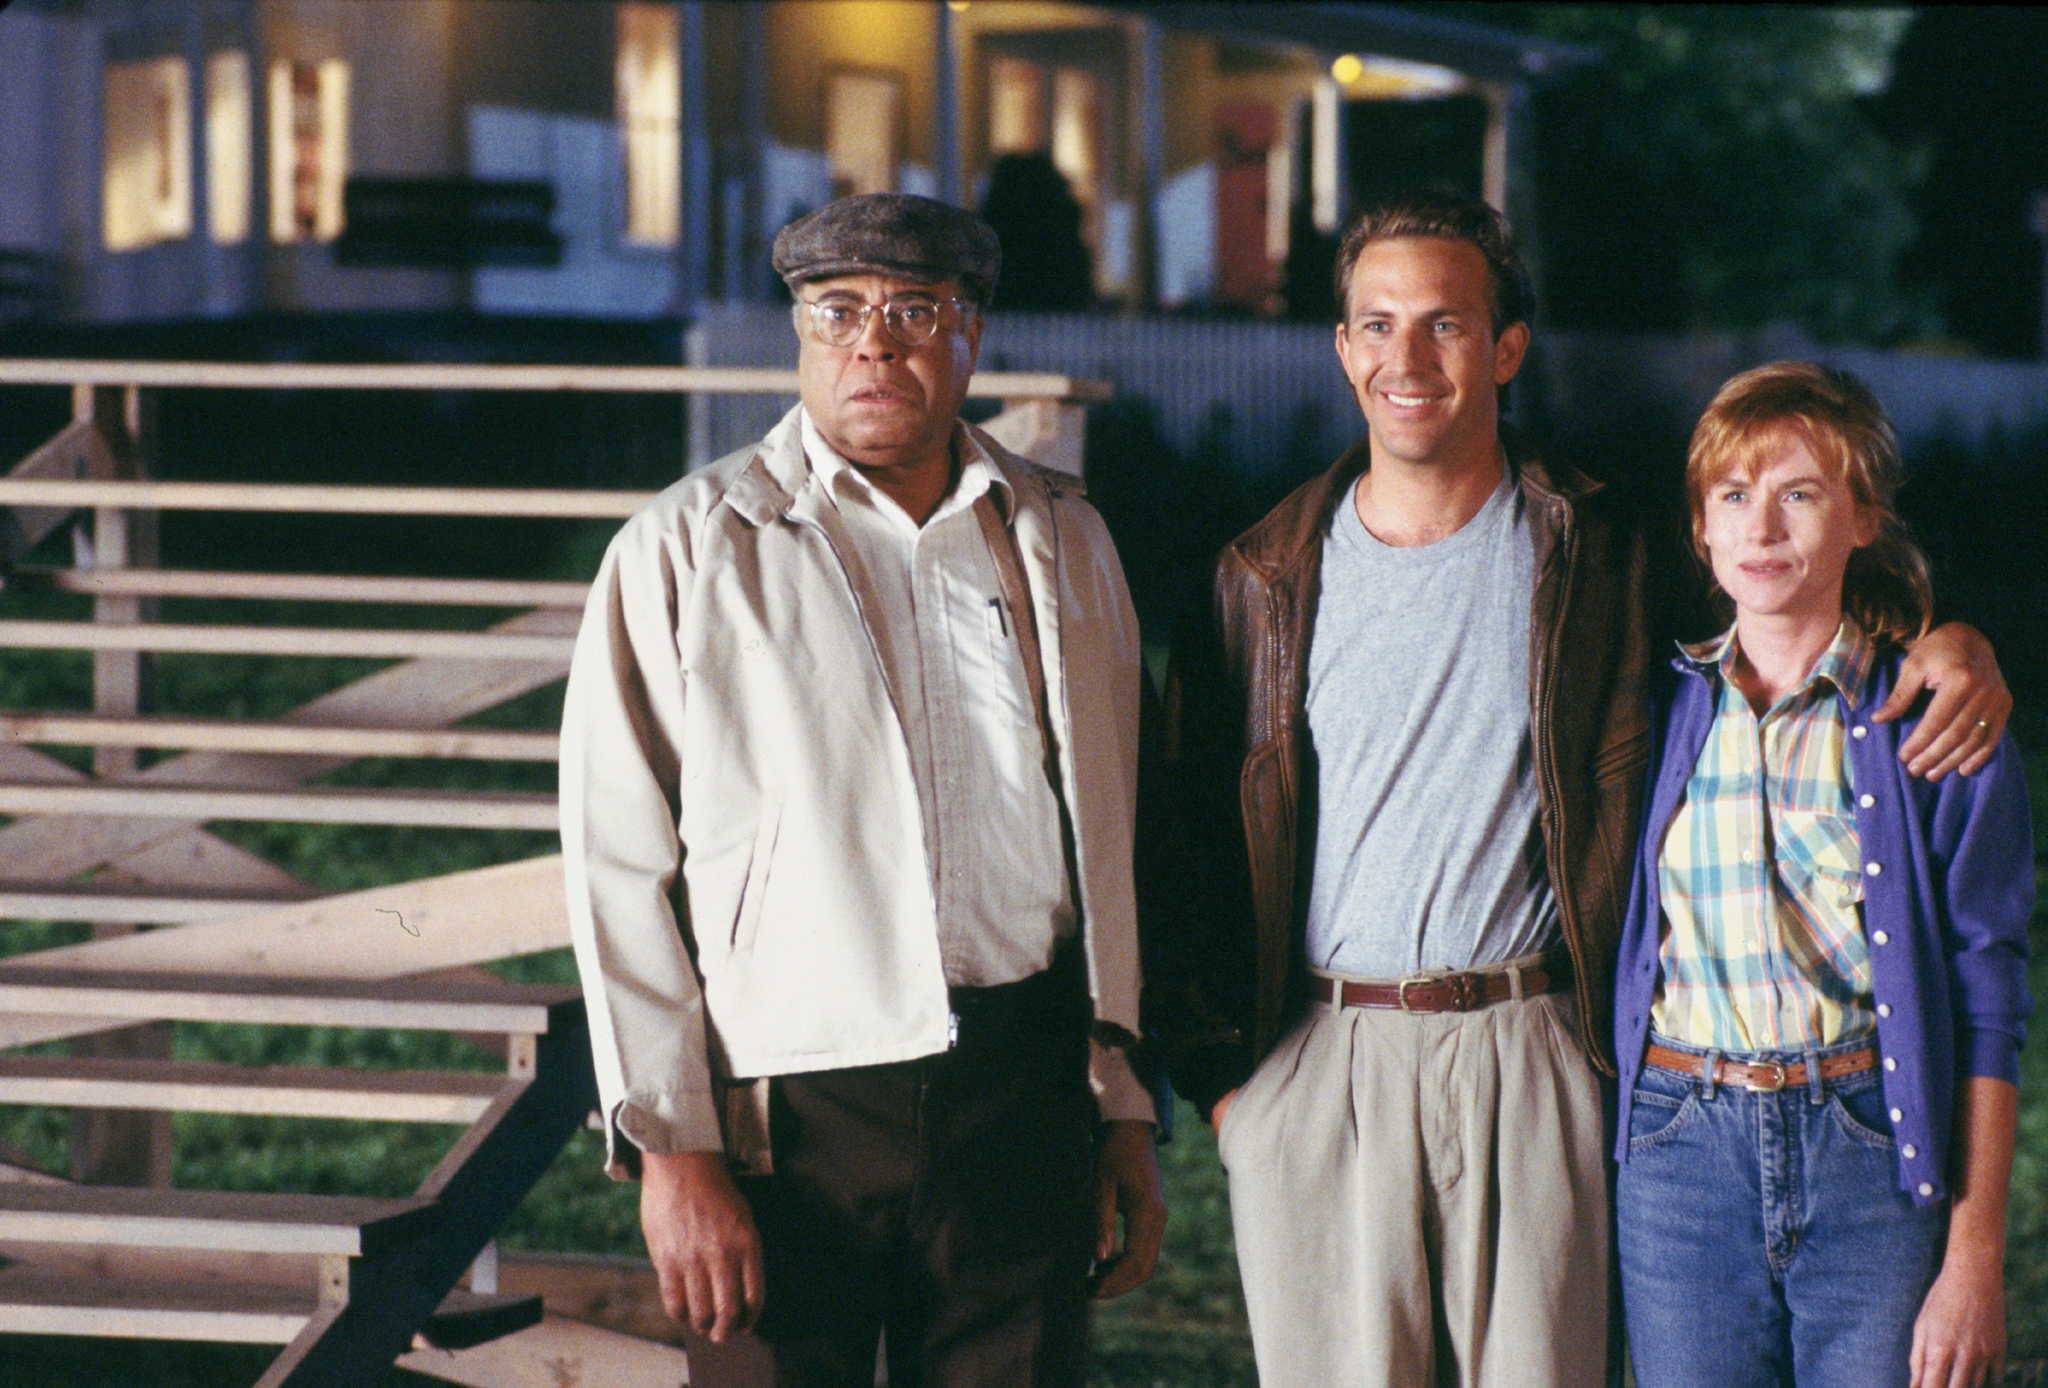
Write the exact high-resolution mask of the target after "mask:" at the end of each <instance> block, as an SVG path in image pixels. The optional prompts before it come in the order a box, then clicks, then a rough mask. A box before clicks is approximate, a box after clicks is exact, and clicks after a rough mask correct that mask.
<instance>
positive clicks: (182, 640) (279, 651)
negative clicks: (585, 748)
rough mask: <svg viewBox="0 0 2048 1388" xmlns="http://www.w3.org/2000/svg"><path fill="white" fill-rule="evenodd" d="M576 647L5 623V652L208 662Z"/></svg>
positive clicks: (195, 627) (498, 656) (558, 651)
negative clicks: (143, 654) (175, 655)
mask: <svg viewBox="0 0 2048 1388" xmlns="http://www.w3.org/2000/svg"><path fill="white" fill-rule="evenodd" d="M124 601H126V600H125V599H124ZM575 645H576V642H575V638H573V637H568V636H519V635H508V634H504V633H499V632H488V631H413V630H406V629H398V630H389V629H386V630H376V629H371V628H364V627H254V626H232V625H228V624H225V623H222V624H212V623H194V622H134V621H93V622H43V621H22V620H14V621H8V620H0V647H12V648H14V649H17V650H42V651H51V650H80V651H196V652H199V653H201V654H205V655H289V656H340V657H352V658H355V659H359V660H364V659H367V660H417V659H420V658H422V657H442V658H447V659H455V660H565V661H566V660H567V659H568V658H569V656H570V654H571V652H572V651H573V650H574V649H575Z"/></svg>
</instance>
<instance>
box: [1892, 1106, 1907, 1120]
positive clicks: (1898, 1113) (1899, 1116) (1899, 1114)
mask: <svg viewBox="0 0 2048 1388" xmlns="http://www.w3.org/2000/svg"><path fill="white" fill-rule="evenodd" d="M1891 1120H1892V1122H1894V1123H1903V1122H1905V1121H1906V1114H1905V1111H1904V1110H1903V1109H1893V1110H1892V1111H1891Z"/></svg>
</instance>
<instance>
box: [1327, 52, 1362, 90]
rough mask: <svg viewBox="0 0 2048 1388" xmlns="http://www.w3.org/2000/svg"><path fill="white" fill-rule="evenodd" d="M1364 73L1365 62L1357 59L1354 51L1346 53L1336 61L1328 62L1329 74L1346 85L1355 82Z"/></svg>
mask: <svg viewBox="0 0 2048 1388" xmlns="http://www.w3.org/2000/svg"><path fill="white" fill-rule="evenodd" d="M1364 75H1365V64H1364V63H1362V62H1360V61H1359V58H1358V55H1357V54H1356V53H1346V54H1345V55H1344V56H1343V57H1341V58H1339V59H1338V60H1337V61H1336V62H1334V63H1331V64H1330V76H1332V77H1334V78H1336V79H1337V80H1338V81H1339V82H1342V83H1344V84H1346V85H1347V86H1348V85H1349V84H1351V83H1353V82H1356V81H1357V80H1358V79H1359V78H1360V77H1362V76H1364Z"/></svg>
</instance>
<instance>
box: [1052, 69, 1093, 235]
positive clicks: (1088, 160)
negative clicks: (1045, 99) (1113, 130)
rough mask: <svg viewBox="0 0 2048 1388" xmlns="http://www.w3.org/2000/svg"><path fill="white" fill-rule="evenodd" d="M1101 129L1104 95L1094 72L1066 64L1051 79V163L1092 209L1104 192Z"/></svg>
mask: <svg viewBox="0 0 2048 1388" xmlns="http://www.w3.org/2000/svg"><path fill="white" fill-rule="evenodd" d="M1101 129H1102V97H1101V93H1100V91H1099V89H1098V88H1097V86H1096V83H1095V74H1094V73H1092V72H1090V71H1088V70H1087V69H1086V68H1078V67H1063V68H1059V69H1057V70H1056V71H1055V72H1054V73H1053V79H1052V162H1053V165H1054V167H1056V168H1057V169H1059V171H1060V172H1061V173H1063V174H1065V175H1066V176H1067V183H1068V184H1069V185H1070V186H1071V187H1072V188H1073V190H1074V197H1075V198H1076V199H1077V200H1079V202H1080V204H1081V206H1082V207H1084V208H1088V209H1093V208H1094V206H1095V203H1096V200H1097V199H1098V197H1099V196H1100V195H1101V191H1102V168H1101V159H1100V156H1099V155H1098V153H1097V149H1096V141H1097V138H1098V135H1099V133H1100V131H1101Z"/></svg>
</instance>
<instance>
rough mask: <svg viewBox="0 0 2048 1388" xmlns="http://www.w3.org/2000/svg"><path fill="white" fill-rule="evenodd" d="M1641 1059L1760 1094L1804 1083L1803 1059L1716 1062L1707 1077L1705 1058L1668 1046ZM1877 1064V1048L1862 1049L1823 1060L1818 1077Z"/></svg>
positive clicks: (1855, 1072) (1855, 1071)
mask: <svg viewBox="0 0 2048 1388" xmlns="http://www.w3.org/2000/svg"><path fill="white" fill-rule="evenodd" d="M1643 1060H1644V1062H1645V1063H1646V1064H1650V1065H1654V1066H1656V1067H1657V1068H1658V1069H1659V1070H1669V1071H1671V1072H1673V1073H1674V1074H1680V1075H1690V1076H1691V1077H1692V1078H1694V1079H1696V1080H1704V1079H1709V1078H1711V1079H1712V1080H1713V1082H1714V1083H1715V1084H1734V1085H1740V1086H1742V1087H1743V1088H1744V1089H1751V1090H1755V1091H1757V1092H1758V1093H1763V1094H1771V1093H1775V1092H1777V1091H1778V1090H1780V1089H1787V1088H1793V1087H1796V1086H1798V1085H1803V1084H1805V1083H1806V1062H1805V1061H1803V1060H1795V1061H1793V1062H1792V1063H1791V1064H1789V1065H1785V1064H1781V1063H1779V1062H1778V1061H1775V1060H1756V1061H1750V1062H1749V1063H1747V1064H1744V1063H1743V1062H1741V1061H1737V1060H1718V1061H1716V1062H1715V1063H1714V1073H1713V1074H1712V1076H1709V1075H1708V1074H1707V1058H1706V1057H1705V1056H1703V1055H1696V1054H1694V1053H1693V1052H1691V1051H1674V1050H1672V1049H1670V1048H1669V1047H1668V1046H1655V1045H1653V1046H1651V1047H1650V1049H1649V1050H1648V1051H1647V1052H1645V1053H1644V1056H1643ZM1876 1064H1877V1047H1875V1046H1865V1047H1864V1048H1863V1049H1862V1050H1859V1051H1846V1052H1844V1053H1843V1054H1841V1055H1831V1056H1824V1057H1822V1058H1821V1062H1820V1077H1821V1078H1822V1079H1823V1080H1836V1079H1840V1078H1841V1077H1842V1076H1844V1075H1860V1074H1862V1073H1863V1072H1864V1071H1865V1070H1868V1069H1870V1068H1871V1067H1872V1066H1874V1065H1876Z"/></svg>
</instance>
